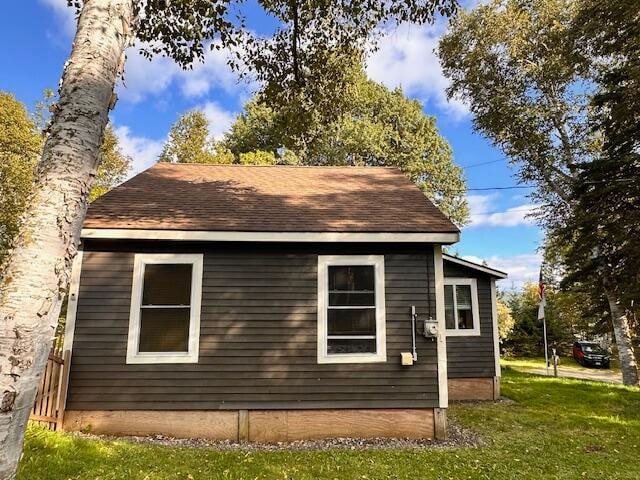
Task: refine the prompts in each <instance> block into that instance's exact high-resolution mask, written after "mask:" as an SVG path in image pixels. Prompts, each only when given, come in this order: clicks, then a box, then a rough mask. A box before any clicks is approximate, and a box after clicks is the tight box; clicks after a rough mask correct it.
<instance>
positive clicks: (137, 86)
mask: <svg viewBox="0 0 640 480" xmlns="http://www.w3.org/2000/svg"><path fill="white" fill-rule="evenodd" d="M229 55H230V52H229V50H226V49H223V50H216V49H214V50H208V51H207V52H206V54H205V58H204V61H203V62H198V63H195V64H194V65H193V68H192V69H190V70H182V69H181V68H180V67H179V66H178V65H177V64H176V63H175V62H174V61H173V60H171V59H169V58H166V57H160V56H155V57H153V58H152V59H151V60H149V59H147V58H145V57H144V56H143V55H142V54H141V53H140V51H139V48H138V47H131V48H129V49H128V50H127V63H126V65H125V74H124V82H123V84H121V85H119V86H118V96H119V97H120V98H122V99H123V100H125V101H128V102H131V103H138V102H140V101H142V100H144V99H146V98H148V97H153V96H156V97H157V96H159V95H163V94H166V92H167V90H168V89H169V87H170V86H173V85H175V86H177V87H178V90H179V92H180V93H181V94H182V96H183V97H185V98H189V99H191V98H200V97H203V96H205V95H207V94H209V93H210V92H211V91H212V90H216V89H220V90H222V91H223V92H225V93H226V94H228V95H231V96H233V97H236V98H240V99H242V98H245V97H247V96H248V95H249V94H250V92H252V91H253V90H254V89H255V85H254V84H248V83H245V82H240V81H239V80H238V77H237V75H236V73H235V72H233V71H232V70H231V67H229V65H228V64H227V60H228V58H229Z"/></svg>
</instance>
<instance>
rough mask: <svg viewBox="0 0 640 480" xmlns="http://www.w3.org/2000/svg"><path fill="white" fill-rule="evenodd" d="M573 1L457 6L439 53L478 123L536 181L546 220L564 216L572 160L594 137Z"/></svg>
mask: <svg viewBox="0 0 640 480" xmlns="http://www.w3.org/2000/svg"><path fill="white" fill-rule="evenodd" d="M576 9H577V4H576V2H575V1H573V0H493V1H491V2H490V3H488V4H486V5H480V6H478V7H477V8H476V9H474V10H472V11H468V12H460V14H459V15H458V16H457V18H456V19H455V20H454V21H453V22H452V27H451V30H450V32H449V33H447V34H446V35H445V36H444V37H443V38H442V40H441V42H440V46H439V56H440V59H441V62H442V65H443V70H444V73H445V75H446V76H447V77H448V78H449V79H450V80H451V85H450V87H449V90H448V93H449V95H450V96H451V97H457V98H462V99H463V100H465V101H466V102H467V103H468V104H469V105H470V109H471V112H472V114H473V124H474V127H475V129H476V130H478V131H479V132H480V133H482V134H483V135H485V136H486V137H487V138H489V139H490V140H491V142H492V143H493V144H494V145H495V146H496V147H498V148H500V149H501V150H502V151H503V152H504V153H505V154H506V155H507V156H508V157H509V159H510V160H511V162H512V163H513V165H514V166H516V167H517V175H518V178H519V179H520V180H521V181H522V182H527V183H529V182H532V183H533V184H534V185H536V186H537V189H536V191H535V193H534V194H533V197H534V199H535V200H536V201H537V202H540V203H542V204H543V205H544V206H545V207H546V208H542V209H540V210H539V212H538V217H539V219H540V220H542V221H543V222H544V223H545V224H546V225H547V226H549V227H551V228H552V227H553V226H554V225H557V224H558V223H562V221H563V219H565V218H566V217H567V215H570V212H571V208H570V206H569V205H568V201H569V192H570V189H571V186H572V181H573V178H574V177H573V172H574V169H575V167H576V166H577V165H579V164H581V163H585V162H590V161H592V160H593V158H594V156H595V155H597V154H598V151H599V142H598V141H597V139H596V138H595V135H594V133H593V132H592V130H591V128H590V125H589V122H588V117H589V111H590V98H591V97H590V94H592V93H593V91H592V90H593V82H594V72H593V68H592V63H591V59H590V58H589V57H588V55H586V54H585V52H584V50H581V49H579V48H576V42H575V39H574V36H573V34H572V32H573V21H574V19H575V15H576Z"/></svg>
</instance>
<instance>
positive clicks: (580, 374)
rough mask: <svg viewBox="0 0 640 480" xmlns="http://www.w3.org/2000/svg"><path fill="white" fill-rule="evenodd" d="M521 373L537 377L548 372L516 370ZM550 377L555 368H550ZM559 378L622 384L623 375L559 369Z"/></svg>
mask: <svg viewBox="0 0 640 480" xmlns="http://www.w3.org/2000/svg"><path fill="white" fill-rule="evenodd" d="M516 370H520V371H521V372H526V373H533V374H536V375H546V374H547V372H546V370H545V369H544V368H521V367H519V368H516ZM549 376H553V368H549ZM558 376H559V377H567V378H578V379H581V380H593V381H596V382H607V383H622V374H621V373H619V372H614V371H612V370H596V369H586V368H581V369H580V370H577V369H574V368H563V367H562V366H559V367H558Z"/></svg>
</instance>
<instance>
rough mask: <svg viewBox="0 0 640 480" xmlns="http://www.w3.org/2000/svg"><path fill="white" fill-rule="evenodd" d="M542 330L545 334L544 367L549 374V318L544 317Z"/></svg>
mask: <svg viewBox="0 0 640 480" xmlns="http://www.w3.org/2000/svg"><path fill="white" fill-rule="evenodd" d="M542 331H543V334H544V367H545V368H546V372H547V376H549V346H548V345H547V320H546V318H544V317H542Z"/></svg>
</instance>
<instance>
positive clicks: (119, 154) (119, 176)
mask: <svg viewBox="0 0 640 480" xmlns="http://www.w3.org/2000/svg"><path fill="white" fill-rule="evenodd" d="M100 154H101V156H102V160H101V162H100V165H99V166H98V170H97V171H96V177H95V178H94V180H93V186H92V187H91V191H90V192H89V201H90V202H93V201H94V200H95V199H96V198H98V197H101V196H102V195H104V194H105V193H107V192H108V191H109V190H111V189H112V188H113V187H115V186H117V185H119V184H120V183H122V182H123V181H124V180H125V178H127V174H128V173H129V171H130V170H131V164H132V162H133V160H132V158H131V157H130V156H128V155H125V154H124V152H123V151H122V149H121V148H120V144H119V143H118V137H117V136H116V133H115V132H114V131H113V127H112V126H111V124H108V125H107V128H106V129H105V132H104V139H103V140H102V146H101V147H100Z"/></svg>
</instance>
